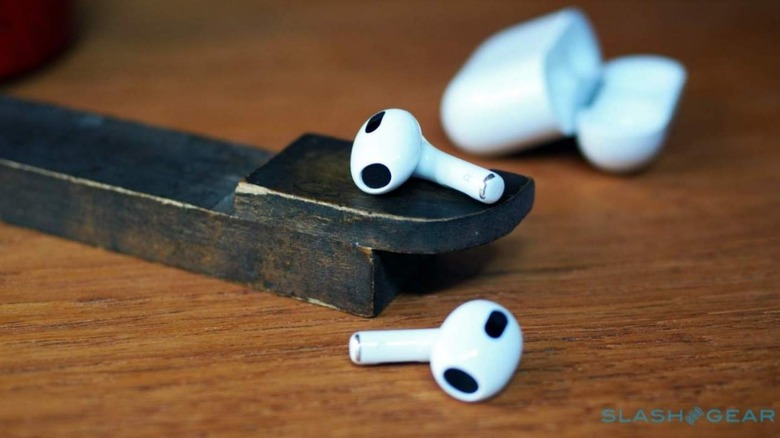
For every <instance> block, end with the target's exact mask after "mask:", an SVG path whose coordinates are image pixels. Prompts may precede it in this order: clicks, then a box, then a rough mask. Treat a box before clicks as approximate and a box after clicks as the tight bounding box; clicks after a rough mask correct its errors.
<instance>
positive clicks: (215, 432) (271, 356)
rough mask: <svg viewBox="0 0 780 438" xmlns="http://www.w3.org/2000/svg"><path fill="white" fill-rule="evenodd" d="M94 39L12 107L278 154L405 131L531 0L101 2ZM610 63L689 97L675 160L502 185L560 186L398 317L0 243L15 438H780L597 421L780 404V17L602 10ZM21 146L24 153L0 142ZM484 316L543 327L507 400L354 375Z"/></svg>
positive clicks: (671, 151) (399, 371)
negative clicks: (659, 79)
mask: <svg viewBox="0 0 780 438" xmlns="http://www.w3.org/2000/svg"><path fill="white" fill-rule="evenodd" d="M80 6H81V7H80V10H79V15H80V17H81V25H80V29H81V34H80V37H79V39H78V41H77V43H76V45H75V46H74V47H73V48H72V49H71V50H70V51H69V52H67V53H66V54H65V55H64V56H62V57H61V58H60V59H59V60H57V61H56V62H55V63H52V64H51V65H49V66H48V67H47V68H45V69H42V70H40V71H38V72H36V73H35V74H34V75H31V76H27V77H25V78H23V79H20V80H17V81H15V82H13V83H7V84H5V85H3V88H2V92H4V93H7V94H11V95H14V96H18V97H24V98H32V99H42V100H47V101H51V102H55V103H58V104H62V105H67V106H71V107H75V108H81V109H87V110H92V111H96V112H100V113H107V114H113V115H118V116H121V117H124V118H130V119H136V120H139V121H143V122H148V123H152V124H155V125H162V126H167V127H170V128H174V129H180V130H185V131H195V132H198V133H201V134H205V135H208V136H212V137H217V138H225V139H229V140H232V141H236V142H240V143H246V144H259V145H264V146H267V147H269V148H271V149H274V150H280V149H281V148H282V147H283V146H285V145H286V144H288V143H289V142H290V141H291V140H293V139H295V138H297V137H298V136H299V135H300V134H301V133H303V132H322V133H325V134H330V135H333V136H336V137H341V138H350V137H351V136H353V135H354V132H355V131H356V130H357V128H358V127H359V125H360V124H361V123H362V122H363V121H364V120H365V117H366V116H367V115H370V114H372V113H373V112H374V111H376V110H377V109H379V108H384V107H390V106H396V107H405V108H408V109H409V110H411V111H412V112H414V113H415V114H416V116H417V117H418V119H419V120H420V123H421V125H422V126H423V129H424V132H425V135H426V137H427V138H428V139H429V140H430V141H431V142H432V143H433V144H435V145H437V146H440V147H441V148H442V149H444V150H447V151H449V152H453V153H455V154H456V155H459V156H463V154H461V153H459V152H457V151H455V150H453V148H452V146H451V145H450V144H449V143H448V142H447V140H446V138H445V137H444V134H443V132H442V131H441V128H440V127H439V123H438V102H439V99H440V97H441V94H442V92H443V89H444V86H445V85H446V83H447V81H448V80H449V79H450V78H451V76H452V75H454V73H455V71H456V69H457V68H458V67H459V66H460V64H461V63H462V62H463V61H465V59H466V57H467V56H468V54H469V53H470V51H471V50H472V49H473V48H474V47H475V46H476V44H477V43H478V42H479V41H480V40H481V39H483V38H484V37H486V36H487V35H489V34H490V33H492V32H494V31H496V30H498V29H500V28H502V27H504V26H507V25H510V24H513V23H516V22H519V21H521V20H525V19H528V18H531V17H533V16H536V15H539V14H541V13H544V12H548V11H551V10H554V9H555V8H556V7H558V6H564V4H563V3H559V4H555V5H553V4H550V3H546V2H545V3H542V2H539V3H530V2H501V1H495V2H493V1H485V2H479V3H476V2H468V1H447V2H435V1H431V2H382V3H377V4H370V5H367V4H365V3H364V2H327V3H326V2H296V3H294V4H286V3H283V2H275V3H272V2H254V1H252V2H250V1H246V2H239V1H234V2H206V1H198V2H189V1H188V2H184V1H167V2H155V1H151V0H146V1H138V2H119V1H111V2H108V1H105V2H98V1H91V2H83V3H81V4H80ZM581 6H582V7H583V9H585V10H586V11H587V13H588V14H589V15H590V17H591V19H592V21H593V23H594V25H595V27H596V29H597V32H598V34H599V37H600V40H601V41H602V44H603V48H604V53H605V55H606V57H607V58H612V57H615V56H619V55H622V54H630V53H644V52H649V53H661V54H665V55H669V56H672V57H675V58H677V59H679V60H681V61H682V62H683V63H684V64H685V65H686V66H687V67H688V70H689V76H690V81H689V84H688V87H687V89H686V92H685V96H684V98H683V104H682V107H681V109H680V114H679V118H678V120H677V123H676V126H675V129H674V130H673V132H672V134H671V136H670V139H669V142H668V144H667V146H666V150H665V151H664V153H663V155H662V156H661V158H660V160H659V161H658V162H657V163H655V165H654V166H652V167H651V168H650V169H648V170H647V171H646V172H643V173H641V174H638V175H635V176H632V177H628V178H619V177H613V176H608V175H604V174H601V173H598V172H596V171H594V170H593V169H592V168H590V167H589V166H588V165H587V164H586V163H585V162H584V161H583V160H582V159H581V157H579V156H578V153H577V152H576V149H575V148H574V147H573V146H572V144H571V143H570V142H565V141H564V142H560V143H558V144H556V145H552V146H549V147H547V148H545V149H539V150H538V151H536V152H530V153H526V154H519V155H516V156H512V157H509V158H505V159H492V160H484V159H481V160H475V161H476V162H478V163H479V164H481V165H484V166H489V167H492V168H498V169H506V170H508V171H511V172H516V173H520V174H525V175H529V176H531V177H533V178H534V179H535V181H536V193H537V197H536V203H535V206H534V211H533V212H532V213H531V214H530V215H529V216H528V218H527V219H526V220H525V221H524V223H523V225H521V226H520V227H519V228H518V229H517V230H515V231H514V232H513V233H512V234H510V235H509V236H508V237H506V238H503V239H500V240H499V241H497V242H495V243H494V244H491V245H489V246H487V247H483V248H478V249H474V250H469V251H466V252H462V253H456V254H452V255H449V256H447V257H444V258H443V259H442V260H440V261H439V262H438V265H437V266H438V268H439V269H438V271H437V272H436V273H435V274H434V275H431V276H429V277H427V278H425V279H421V282H425V283H428V284H429V285H431V286H433V289H434V290H435V291H434V292H432V293H420V292H417V291H415V290H410V291H408V293H405V294H402V295H401V296H399V297H398V298H397V299H396V300H395V301H394V302H393V303H392V304H391V305H390V306H389V307H388V308H387V310H386V311H385V312H384V313H383V314H382V315H381V316H380V317H378V318H375V319H373V320H365V319H363V318H359V317H354V316H349V315H346V314H342V313H341V312H337V311H332V310H328V309H324V308H320V307H317V306H313V305H308V304H306V303H300V302H296V301H293V300H288V299H286V298H281V297H277V296H275V295H273V294H270V293H264V292H250V291H249V290H247V289H244V288H242V287H239V286H235V285H233V284H229V283H225V282H221V281H219V280H214V279H208V278H205V277H203V276H199V275H195V274H190V273H187V272H184V271H180V270H177V269H173V268H167V267H163V266H159V265H155V264H152V263H148V262H143V261H140V260H138V259H134V258H131V257H127V256H122V255H117V254H113V253H108V252H105V251H102V250H99V249H94V248H91V247H87V246H84V245H81V244H77V243H73V242H70V241H66V240H61V239H58V238H54V237H50V236H46V235H43V234H40V233H36V232H33V231H28V230H25V229H21V228H17V227H13V226H10V225H0V435H3V436H47V437H49V436H172V435H182V436H238V435H243V436H444V435H448V436H487V435H505V436H517V435H523V434H533V435H539V436H581V435H586V436H604V435H608V434H609V435H610V436H656V435H662V436H686V435H694V434H695V435H707V436H776V435H778V426H777V424H776V423H769V424H763V425H756V424H725V423H720V424H708V423H706V422H699V423H697V424H696V426H690V425H688V424H685V423H683V424H679V423H674V424H633V425H627V424H605V423H602V422H601V410H602V409H606V408H612V409H623V410H624V411H626V412H633V411H635V410H636V409H639V408H641V409H652V408H661V409H669V410H676V409H686V410H687V409H690V408H692V407H693V406H700V407H703V408H721V409H726V408H737V409H742V410H745V409H759V408H774V409H775V410H777V409H778V408H780V402H778V395H777V394H778V393H780V392H779V391H778V386H779V383H780V377H778V376H780V372H779V371H780V369H779V368H780V351H779V349H780V347H779V346H780V332H779V331H778V325H779V324H780V316H779V315H780V297H779V296H778V288H780V274H778V264H779V263H778V262H779V261H780V195H779V194H780V167H779V166H778V163H780V144H778V138H780V124H778V123H777V121H776V119H777V114H779V113H780V89H779V88H778V86H777V78H778V77H779V76H780V60H779V59H780V58H778V57H777V56H775V55H776V48H775V46H776V43H775V42H776V41H778V40H779V39H780V30H778V29H780V28H778V27H777V25H776V23H777V22H778V18H780V7H778V6H777V4H776V3H774V2H646V3H645V2H583V3H581ZM0 135H1V133H0ZM476 297H483V298H488V299H493V300H496V301H499V302H500V303H502V304H503V305H504V306H506V307H507V308H509V309H510V310H512V311H513V312H514V313H515V314H516V316H517V318H518V320H519V321H520V323H521V324H522V325H523V328H524V330H525V338H526V350H525V354H524V356H523V360H522V363H521V366H520V369H519V371H518V373H517V375H516V376H515V378H514V380H513V381H512V382H511V383H510V385H509V386H508V387H507V389H506V390H505V391H504V392H503V393H501V394H500V395H499V396H498V397H496V398H495V399H492V400H491V401H489V402H487V403H483V404H479V405H466V404H463V403H460V402H457V401H455V400H452V399H450V398H448V397H447V396H446V395H445V394H444V393H443V392H441V391H440V390H439V389H438V388H437V387H436V385H435V383H434V382H433V380H432V378H431V377H430V372H429V370H428V369H427V367H426V366H425V365H398V366H385V367H373V368H358V367H355V366H352V365H351V364H350V362H349V359H348V357H347V347H346V342H347V339H348V336H349V334H350V333H352V332H353V331H355V330H366V329H373V328H390V327H392V328H399V327H430V326H435V325H437V324H439V323H440V322H441V320H442V319H443V318H444V317H445V316H446V315H447V313H449V311H450V310H451V309H453V308H454V307H455V306H456V305H457V304H459V303H461V302H463V301H466V300H468V299H472V298H476Z"/></svg>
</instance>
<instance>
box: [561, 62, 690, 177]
mask: <svg viewBox="0 0 780 438" xmlns="http://www.w3.org/2000/svg"><path fill="white" fill-rule="evenodd" d="M685 78H686V73H685V68H684V67H683V66H682V65H681V64H680V63H679V62H677V61H675V60H673V59H670V58H665V57H662V56H656V55H633V56H625V57H621V58H617V59H615V60H612V61H610V62H608V63H607V64H606V65H605V66H604V71H603V75H602V80H601V86H600V87H599V89H598V92H597V93H596V94H595V96H594V99H593V102H592V103H591V104H590V105H588V106H587V107H584V108H582V109H581V110H580V111H579V112H578V113H577V120H576V129H575V130H576V135H577V143H578V144H579V146H580V150H581V151H582V153H583V155H584V156H585V157H586V158H587V159H588V161H590V162H591V163H592V164H593V165H594V166H596V167H598V168H601V169H603V170H608V171H611V172H631V171H633V170H636V169H638V168H640V167H642V166H643V165H644V164H646V163H649V162H650V161H651V160H652V159H653V158H654V157H655V156H656V155H657V154H658V152H659V151H660V150H661V147H662V146H663V143H664V140H665V139H666V134H667V132H668V130H669V125H670V124H671V122H672V119H673V117H674V113H675V109H676V108H677V102H678V101H679V99H680V94H681V93H682V89H683V86H684V84H685Z"/></svg>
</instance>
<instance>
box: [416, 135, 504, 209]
mask: <svg viewBox="0 0 780 438" xmlns="http://www.w3.org/2000/svg"><path fill="white" fill-rule="evenodd" d="M422 141H423V145H422V153H421V156H420V161H419V163H418V164H417V168H416V169H415V171H414V176H416V177H418V178H424V179H427V180H430V181H433V182H435V183H437V184H441V185H443V186H447V187H449V188H452V189H455V190H458V191H459V192H462V193H465V194H466V195H468V196H470V197H472V198H474V199H476V200H477V201H480V202H484V203H486V204H492V203H494V202H496V201H498V200H499V199H500V198H501V195H503V194H504V180H503V179H502V178H501V176H499V175H498V174H496V173H495V172H492V171H490V170H487V169H484V168H482V167H479V166H477V165H475V164H472V163H469V162H468V161H465V160H461V159H460V158H457V157H454V156H452V155H450V154H447V153H445V152H442V151H440V150H439V149H437V148H436V147H434V146H433V145H431V144H430V143H429V142H428V140H426V139H425V138H424V137H423V139H422Z"/></svg>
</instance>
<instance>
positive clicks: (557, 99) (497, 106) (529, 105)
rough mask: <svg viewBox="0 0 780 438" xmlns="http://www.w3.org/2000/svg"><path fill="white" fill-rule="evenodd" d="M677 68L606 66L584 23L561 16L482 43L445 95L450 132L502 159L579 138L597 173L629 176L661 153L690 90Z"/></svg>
mask: <svg viewBox="0 0 780 438" xmlns="http://www.w3.org/2000/svg"><path fill="white" fill-rule="evenodd" d="M685 78H686V73H685V69H684V68H683V66H682V65H681V64H680V63H678V62H677V61H675V60H672V59H669V58H664V57H661V56H655V55H633V56H625V57H621V58H617V59H615V60H612V61H610V62H607V63H603V62H602V59H601V53H600V49H599V44H598V41H597V40H596V36H595V34H594V32H593V30H592V28H591V26H590V23H589V22H588V20H587V18H586V17H585V15H584V14H583V13H582V12H581V11H579V10H578V9H575V8H569V9H564V10H561V11H558V12H554V13H552V14H549V15H545V16H543V17H540V18H537V19H534V20H531V21H528V22H525V23H520V24H518V25H515V26H512V27H510V28H508V29H505V30H503V31H501V32H499V33H497V34H495V35H493V36H491V37H490V38H488V39H487V40H486V41H485V42H483V43H482V44H481V45H480V46H479V47H478V48H477V49H476V50H475V51H474V53H473V54H472V55H471V57H470V58H469V60H468V61H467V62H466V64H465V65H464V66H463V68H461V70H460V71H459V72H458V74H457V75H456V76H455V77H454V78H453V79H452V81H451V82H450V84H449V85H448V86H447V89H446V90H445V92H444V97H443V98H442V103H441V119H442V124H443V126H444V130H445V132H446V133H447V135H448V136H449V137H450V139H451V140H452V141H453V143H454V144H455V145H456V146H458V147H460V148H461V149H463V150H465V151H468V152H471V153H475V154H482V155H500V154H506V153H509V152H514V151H519V150H524V149H528V148H529V147H532V146H534V145H537V144H539V143H543V142H546V141H549V140H553V139H556V138H560V137H564V136H570V135H575V136H576V137H577V142H578V143H579V146H580V150H581V151H582V152H583V154H584V155H585V156H586V157H587V158H588V160H589V161H591V162H592V163H593V164H594V165H596V166H597V167H599V168H602V169H604V170H608V171H613V172H629V171H633V170H636V169H638V168H640V167H642V166H644V165H645V164H647V163H649V162H650V161H651V160H652V159H653V158H654V157H655V156H656V155H657V154H658V152H659V151H660V149H661V147H662V145H663V142H664V140H665V138H666V133H667V131H668V128H669V125H670V123H671V121H672V118H673V116H674V112H675V108H676V107H677V102H678V101H679V99H680V94H681V92H682V89H683V85H684V84H685Z"/></svg>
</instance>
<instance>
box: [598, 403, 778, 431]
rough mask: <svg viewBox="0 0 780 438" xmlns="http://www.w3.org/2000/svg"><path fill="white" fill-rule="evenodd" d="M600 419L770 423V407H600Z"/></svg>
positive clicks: (695, 422) (653, 421)
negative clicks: (627, 409)
mask: <svg viewBox="0 0 780 438" xmlns="http://www.w3.org/2000/svg"><path fill="white" fill-rule="evenodd" d="M601 422H602V423H618V424H628V423H646V424H668V423H688V424H690V425H691V426H695V425H696V424H697V423H702V422H706V423H713V424H718V423H724V424H742V423H774V422H775V410H774V409H736V408H728V409H720V408H710V409H703V408H700V407H698V406H696V407H694V408H693V409H690V410H688V411H686V410H684V409H677V410H673V409H660V408H656V409H637V410H635V411H624V410H623V409H602V410H601Z"/></svg>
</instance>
